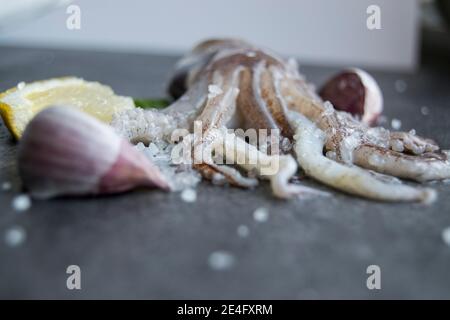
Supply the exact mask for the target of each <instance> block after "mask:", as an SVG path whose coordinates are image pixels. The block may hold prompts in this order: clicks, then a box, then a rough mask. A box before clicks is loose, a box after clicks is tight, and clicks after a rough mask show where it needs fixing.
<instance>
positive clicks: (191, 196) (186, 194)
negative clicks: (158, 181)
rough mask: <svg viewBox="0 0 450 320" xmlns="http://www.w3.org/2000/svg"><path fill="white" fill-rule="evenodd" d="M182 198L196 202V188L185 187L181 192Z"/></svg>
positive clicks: (185, 200)
mask: <svg viewBox="0 0 450 320" xmlns="http://www.w3.org/2000/svg"><path fill="white" fill-rule="evenodd" d="M181 199H182V200H183V201H184V202H195V201H196V200H197V191H195V190H194V189H190V188H188V189H184V190H183V191H182V192H181Z"/></svg>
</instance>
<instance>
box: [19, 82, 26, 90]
mask: <svg viewBox="0 0 450 320" xmlns="http://www.w3.org/2000/svg"><path fill="white" fill-rule="evenodd" d="M23 88H25V82H19V83H18V84H17V89H18V90H22V89H23Z"/></svg>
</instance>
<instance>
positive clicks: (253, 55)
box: [247, 51, 256, 58]
mask: <svg viewBox="0 0 450 320" xmlns="http://www.w3.org/2000/svg"><path fill="white" fill-rule="evenodd" d="M247 57H249V58H254V57H256V53H255V52H254V51H249V52H247Z"/></svg>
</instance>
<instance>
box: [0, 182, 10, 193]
mask: <svg viewBox="0 0 450 320" xmlns="http://www.w3.org/2000/svg"><path fill="white" fill-rule="evenodd" d="M11 188H12V185H11V182H9V181H6V182H3V183H2V190H3V191H9V190H11Z"/></svg>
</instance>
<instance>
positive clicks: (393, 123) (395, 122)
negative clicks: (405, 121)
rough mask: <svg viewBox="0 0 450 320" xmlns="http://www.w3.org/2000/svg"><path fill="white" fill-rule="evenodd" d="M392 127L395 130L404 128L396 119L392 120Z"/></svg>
mask: <svg viewBox="0 0 450 320" xmlns="http://www.w3.org/2000/svg"><path fill="white" fill-rule="evenodd" d="M391 127H392V129H394V130H400V128H401V127H402V122H401V121H400V120H398V119H395V118H394V119H392V120H391Z"/></svg>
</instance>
